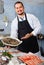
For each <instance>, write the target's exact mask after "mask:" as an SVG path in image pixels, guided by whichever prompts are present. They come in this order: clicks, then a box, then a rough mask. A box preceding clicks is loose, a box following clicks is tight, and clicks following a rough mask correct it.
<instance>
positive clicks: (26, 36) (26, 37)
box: [21, 33, 33, 39]
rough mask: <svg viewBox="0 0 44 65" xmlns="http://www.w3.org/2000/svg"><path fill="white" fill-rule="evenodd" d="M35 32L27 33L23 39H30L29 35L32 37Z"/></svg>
mask: <svg viewBox="0 0 44 65" xmlns="http://www.w3.org/2000/svg"><path fill="white" fill-rule="evenodd" d="M32 35H33V34H32V33H27V34H26V35H25V36H24V37H22V38H21V39H28V38H29V37H31V36H32Z"/></svg>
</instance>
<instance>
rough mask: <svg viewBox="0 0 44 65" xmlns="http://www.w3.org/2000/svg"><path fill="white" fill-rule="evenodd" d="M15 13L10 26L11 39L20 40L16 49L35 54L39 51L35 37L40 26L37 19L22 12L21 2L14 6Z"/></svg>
mask: <svg viewBox="0 0 44 65" xmlns="http://www.w3.org/2000/svg"><path fill="white" fill-rule="evenodd" d="M14 9H15V11H16V13H17V16H16V18H15V19H14V20H13V21H12V24H11V37H12V38H18V39H20V40H22V41H23V42H22V44H20V45H19V46H18V47H17V49H18V50H20V51H22V52H26V53H28V52H29V51H30V52H33V53H36V52H38V51H39V46H38V42H37V38H36V35H37V34H39V33H40V30H41V24H40V22H39V20H38V18H37V17H35V16H34V15H32V14H29V13H26V12H25V11H24V5H23V3H22V2H20V1H17V2H16V3H15V4H14Z"/></svg>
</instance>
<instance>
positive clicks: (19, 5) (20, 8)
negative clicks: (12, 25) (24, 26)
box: [15, 3, 24, 15]
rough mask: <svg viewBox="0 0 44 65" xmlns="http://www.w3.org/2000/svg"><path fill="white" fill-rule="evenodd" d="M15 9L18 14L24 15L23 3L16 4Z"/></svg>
mask: <svg viewBox="0 0 44 65" xmlns="http://www.w3.org/2000/svg"><path fill="white" fill-rule="evenodd" d="M15 11H16V13H17V14H18V15H22V14H23V13H24V7H23V6H22V4H21V3H17V4H16V5H15Z"/></svg>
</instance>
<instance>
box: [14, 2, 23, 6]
mask: <svg viewBox="0 0 44 65" xmlns="http://www.w3.org/2000/svg"><path fill="white" fill-rule="evenodd" d="M18 3H20V4H21V5H22V6H23V7H24V5H23V3H22V2H21V1H17V2H15V4H14V7H15V5H16V4H18Z"/></svg>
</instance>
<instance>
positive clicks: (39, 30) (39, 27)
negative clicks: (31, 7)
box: [32, 15, 41, 36]
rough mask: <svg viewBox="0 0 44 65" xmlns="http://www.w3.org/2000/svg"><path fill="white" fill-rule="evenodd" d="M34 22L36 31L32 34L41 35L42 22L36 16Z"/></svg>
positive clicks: (33, 18)
mask: <svg viewBox="0 0 44 65" xmlns="http://www.w3.org/2000/svg"><path fill="white" fill-rule="evenodd" d="M32 22H33V25H34V28H33V29H34V30H33V31H32V34H33V35H34V36H36V35H37V34H39V33H40V32H41V24H40V21H39V20H38V18H37V17H35V16H34V15H33V16H32Z"/></svg>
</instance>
